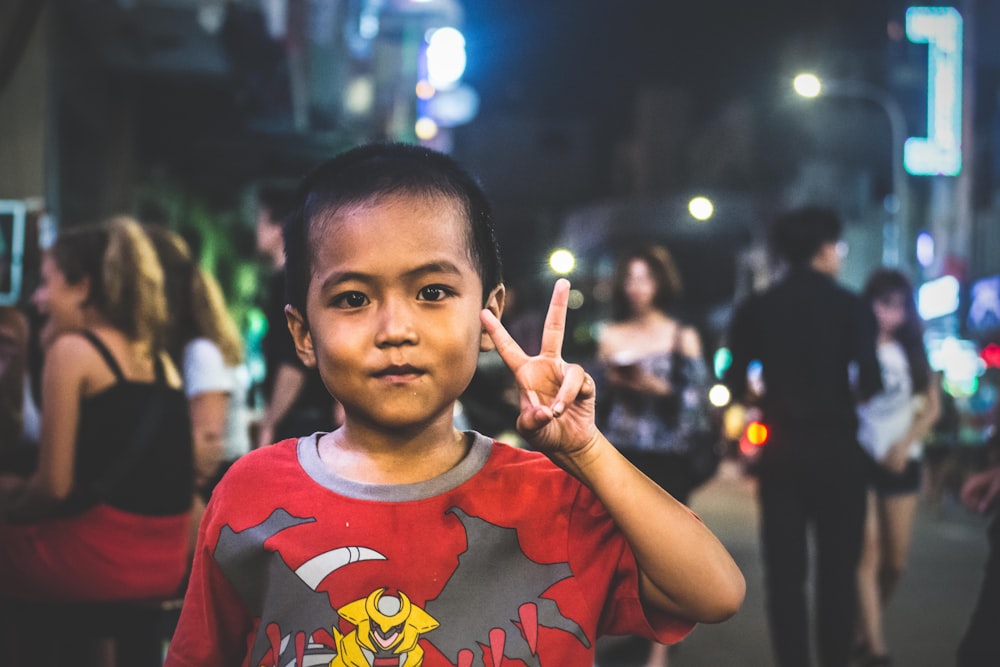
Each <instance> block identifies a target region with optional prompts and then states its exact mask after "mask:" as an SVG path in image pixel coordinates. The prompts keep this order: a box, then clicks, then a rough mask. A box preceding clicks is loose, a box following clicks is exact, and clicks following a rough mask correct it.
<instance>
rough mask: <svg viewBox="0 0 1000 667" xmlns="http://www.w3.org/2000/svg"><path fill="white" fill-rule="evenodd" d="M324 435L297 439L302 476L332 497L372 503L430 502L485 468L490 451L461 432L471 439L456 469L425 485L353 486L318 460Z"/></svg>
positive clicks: (482, 440) (485, 441) (484, 441)
mask: <svg viewBox="0 0 1000 667" xmlns="http://www.w3.org/2000/svg"><path fill="white" fill-rule="evenodd" d="M322 435H325V434H324V433H313V434H312V435H307V436H305V437H302V438H299V442H298V447H297V450H298V457H299V463H300V464H301V465H302V468H303V469H304V470H305V471H306V474H307V475H309V476H310V477H312V479H313V480H314V481H315V482H316V483H317V484H319V485H320V486H322V487H325V488H327V489H329V490H331V491H333V492H334V493H338V494H340V495H342V496H347V497H349V498H355V499H358V500H373V501H377V502H409V501H414V500H424V499H425V498H433V497H434V496H438V495H441V494H442V493H445V492H447V491H451V490H452V489H454V488H455V487H457V486H460V485H462V484H464V483H465V482H466V481H467V480H469V479H470V478H471V477H472V476H473V475H475V474H476V473H477V472H479V471H480V470H481V469H482V468H483V466H484V465H485V464H486V460H487V459H488V458H489V457H490V452H491V451H492V448H493V447H492V445H493V440H492V439H491V438H487V437H486V436H484V435H482V434H480V433H477V432H476V431H465V435H466V437H467V438H472V446H471V447H469V453H468V454H466V456H465V458H464V459H462V460H461V461H460V462H459V464H458V465H457V466H455V467H454V468H452V469H451V470H449V471H447V472H445V473H444V474H443V475H439V476H437V477H435V478H434V479H429V480H427V481H426V482H417V483H415V484H368V483H365V482H355V481H353V480H349V479H345V478H343V477H341V476H340V475H336V474H334V473H332V472H330V471H329V470H327V468H326V466H324V465H323V462H322V461H321V460H320V458H319V448H318V445H319V438H320V436H322Z"/></svg>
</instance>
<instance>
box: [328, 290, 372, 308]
mask: <svg viewBox="0 0 1000 667" xmlns="http://www.w3.org/2000/svg"><path fill="white" fill-rule="evenodd" d="M367 304H368V297H366V296H365V295H364V294H362V293H361V292H345V293H344V294H338V295H337V296H336V297H335V298H334V300H333V305H334V306H336V307H338V308H360V307H362V306H364V305H367Z"/></svg>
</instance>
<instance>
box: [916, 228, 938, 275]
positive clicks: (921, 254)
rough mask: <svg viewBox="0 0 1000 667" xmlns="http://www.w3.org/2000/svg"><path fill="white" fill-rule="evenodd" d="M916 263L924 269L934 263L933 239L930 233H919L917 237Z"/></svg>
mask: <svg viewBox="0 0 1000 667" xmlns="http://www.w3.org/2000/svg"><path fill="white" fill-rule="evenodd" d="M917 261H918V262H920V266H922V267H924V268H925V269H926V268H927V267H928V266H930V265H931V264H933V263H934V237H933V236H931V235H930V232H920V234H919V235H918V236H917Z"/></svg>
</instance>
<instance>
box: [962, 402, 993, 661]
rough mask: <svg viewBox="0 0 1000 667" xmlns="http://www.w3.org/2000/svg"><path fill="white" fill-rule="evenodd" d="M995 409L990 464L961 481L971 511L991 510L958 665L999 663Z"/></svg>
mask: <svg viewBox="0 0 1000 667" xmlns="http://www.w3.org/2000/svg"><path fill="white" fill-rule="evenodd" d="M993 410H994V413H993V414H994V421H993V433H992V434H991V435H990V439H989V441H988V442H987V443H986V444H987V447H988V450H987V451H988V452H989V467H988V468H987V469H986V470H984V471H982V472H978V473H974V474H973V475H971V476H969V478H968V479H966V481H965V483H964V484H963V485H962V493H961V498H962V503H963V504H964V505H965V506H966V507H968V508H969V509H970V510H972V511H973V512H979V513H986V512H993V513H994V514H993V518H992V520H991V521H990V524H989V529H988V533H987V534H988V537H989V544H990V550H989V554H988V555H987V557H986V567H985V572H984V573H983V581H982V584H980V587H979V597H978V599H977V600H976V606H975V609H973V611H972V616H971V617H970V618H969V623H968V625H967V626H966V630H965V635H964V636H963V637H962V641H961V643H960V644H959V646H958V662H957V663H956V664H957V667H996V665H1000V633H998V632H997V619H998V618H1000V512H998V511H997V510H998V502H997V501H998V499H1000V405H996V406H994V408H993Z"/></svg>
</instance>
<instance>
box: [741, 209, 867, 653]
mask: <svg viewBox="0 0 1000 667" xmlns="http://www.w3.org/2000/svg"><path fill="white" fill-rule="evenodd" d="M840 233H841V222H840V219H839V218H838V216H837V215H836V214H835V213H833V212H832V211H829V210H826V209H823V208H814V207H807V208H802V209H797V210H794V211H790V212H787V213H785V214H783V215H781V216H779V217H778V219H777V220H776V221H775V223H774V225H773V227H772V229H771V239H770V240H771V243H772V245H773V247H774V249H775V250H776V251H777V252H778V254H779V255H780V256H781V257H782V258H783V259H784V260H786V261H787V263H788V265H789V267H788V271H787V273H786V274H785V275H784V276H783V277H782V278H781V279H780V280H779V281H778V282H777V283H776V284H774V285H773V286H771V287H770V288H769V289H767V290H766V291H764V292H763V293H760V294H756V295H752V296H750V297H749V298H748V299H747V300H746V301H745V302H744V303H742V304H740V305H739V307H738V308H737V310H736V312H735V314H734V316H733V320H732V322H731V324H730V330H729V347H730V350H731V352H732V355H733V362H732V365H731V366H730V367H729V369H728V370H727V372H726V374H725V378H724V379H725V383H726V385H727V386H728V387H729V389H730V391H731V392H732V394H733V396H734V399H735V400H738V401H739V400H742V401H747V402H754V403H757V404H758V406H759V408H760V410H761V413H762V415H763V420H764V422H765V423H766V424H767V425H768V426H769V427H770V437H769V440H768V443H767V444H766V445H765V446H764V447H763V448H762V449H763V451H762V452H761V453H760V458H759V460H758V461H757V462H756V472H757V475H758V478H759V479H758V497H759V502H760V511H761V514H760V516H761V538H762V543H763V557H764V567H765V579H766V585H767V605H768V614H769V622H770V629H771V638H772V642H773V645H774V651H775V657H776V661H777V664H778V665H779V667H807V666H808V665H810V664H811V662H812V661H811V659H810V649H809V634H810V633H809V614H808V609H807V606H806V582H807V581H808V579H809V563H808V555H809V548H808V542H807V539H808V527H809V526H810V524H812V526H813V527H814V528H815V532H814V535H815V540H816V543H815V552H816V555H817V576H816V579H815V581H816V596H815V600H816V605H817V619H816V620H817V629H818V632H817V636H818V649H819V650H818V655H819V658H820V664H821V665H823V667H845V666H846V665H847V664H848V662H849V660H850V654H851V646H852V642H853V639H854V633H855V629H856V626H855V620H856V618H857V566H858V558H859V556H860V554H861V544H862V537H863V534H864V533H863V528H864V518H865V498H866V491H867V483H868V475H869V472H870V465H869V463H868V462H867V456H866V454H865V452H864V450H863V449H862V448H861V447H860V445H859V444H858V439H857V430H858V418H857V414H856V404H857V402H858V400H859V399H860V400H861V401H866V400H868V399H869V398H871V397H872V396H873V395H874V394H875V393H876V392H878V391H879V390H880V389H881V386H882V383H881V378H880V371H879V365H878V359H877V356H876V352H875V317H874V315H873V313H872V312H871V308H869V307H868V306H867V304H865V303H864V302H863V301H862V300H861V299H860V298H859V297H858V296H857V295H855V294H852V293H851V292H849V291H848V290H846V289H844V288H843V287H841V286H839V285H837V283H836V277H837V275H838V274H839V271H840V264H841V253H840V248H839V243H838V242H839V240H840ZM755 362H759V364H760V366H761V368H762V370H763V372H762V379H763V385H764V390H763V395H762V396H760V397H759V398H755V397H751V396H750V394H751V392H750V391H748V379H747V372H748V370H749V369H750V367H751V366H752V365H753V366H756V363H755ZM854 364H856V367H857V378H856V382H854V383H852V377H851V376H852V373H851V372H850V369H851V367H852V365H854Z"/></svg>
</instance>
